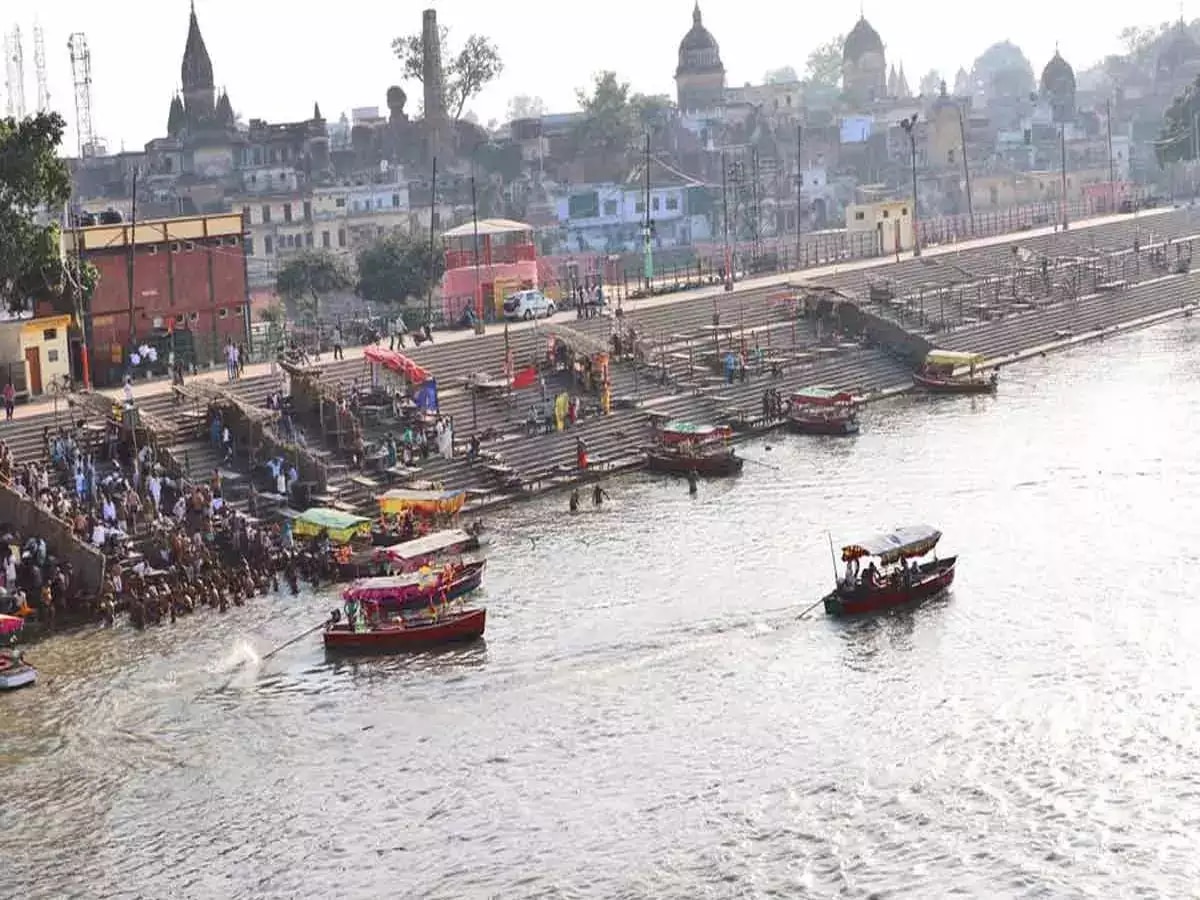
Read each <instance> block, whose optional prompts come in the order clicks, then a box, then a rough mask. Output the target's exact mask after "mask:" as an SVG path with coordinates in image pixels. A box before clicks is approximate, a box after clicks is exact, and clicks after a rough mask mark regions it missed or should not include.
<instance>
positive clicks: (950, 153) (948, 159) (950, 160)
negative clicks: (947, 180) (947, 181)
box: [946, 150, 954, 165]
mask: <svg viewBox="0 0 1200 900" xmlns="http://www.w3.org/2000/svg"><path fill="white" fill-rule="evenodd" d="M946 162H948V163H949V164H950V165H954V151H953V150H947V151H946Z"/></svg>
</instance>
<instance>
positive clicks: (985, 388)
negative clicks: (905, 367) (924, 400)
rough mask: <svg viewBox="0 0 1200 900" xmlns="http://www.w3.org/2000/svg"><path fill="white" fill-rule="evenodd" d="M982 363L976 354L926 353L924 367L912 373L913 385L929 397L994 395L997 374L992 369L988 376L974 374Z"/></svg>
mask: <svg viewBox="0 0 1200 900" xmlns="http://www.w3.org/2000/svg"><path fill="white" fill-rule="evenodd" d="M983 362H984V357H983V356H982V355H980V354H978V353H961V352H959V351H957V350H930V351H929V353H928V354H926V356H925V363H924V364H923V365H922V366H921V368H920V369H918V370H917V371H916V372H914V373H913V377H912V378H913V384H915V385H916V386H917V387H919V388H923V389H924V390H926V391H929V392H930V393H931V394H994V393H996V388H997V387H998V386H999V383H1000V373H999V371H998V370H996V369H993V370H992V373H991V374H990V375H985V374H984V373H983V372H981V371H977V370H976V367H977V366H979V365H982V364H983ZM960 369H966V371H965V372H960V371H959V370H960Z"/></svg>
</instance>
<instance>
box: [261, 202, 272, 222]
mask: <svg viewBox="0 0 1200 900" xmlns="http://www.w3.org/2000/svg"><path fill="white" fill-rule="evenodd" d="M262 221H263V223H264V224H265V223H267V222H270V221H271V207H270V206H268V205H267V204H265V203H264V204H263V208H262Z"/></svg>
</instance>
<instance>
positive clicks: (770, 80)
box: [763, 66, 800, 84]
mask: <svg viewBox="0 0 1200 900" xmlns="http://www.w3.org/2000/svg"><path fill="white" fill-rule="evenodd" d="M799 80H800V76H799V75H797V74H796V70H795V69H793V68H792V67H791V66H780V67H779V68H778V69H769V70H768V71H767V74H766V75H764V76H763V81H764V82H766V83H767V84H787V83H788V82H791V81H799Z"/></svg>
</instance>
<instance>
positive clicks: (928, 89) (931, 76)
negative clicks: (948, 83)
mask: <svg viewBox="0 0 1200 900" xmlns="http://www.w3.org/2000/svg"><path fill="white" fill-rule="evenodd" d="M944 80H945V79H943V78H942V73H941V72H939V71H938V70H937V69H930V70H929V71H928V72H926V73H925V75H924V77H922V78H921V84H920V86H919V87H918V88H917V90H918V91H919V92H920V94H921V96H922V97H936V96H937V95H938V94H940V93H941V92H942V82H943V81H944Z"/></svg>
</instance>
